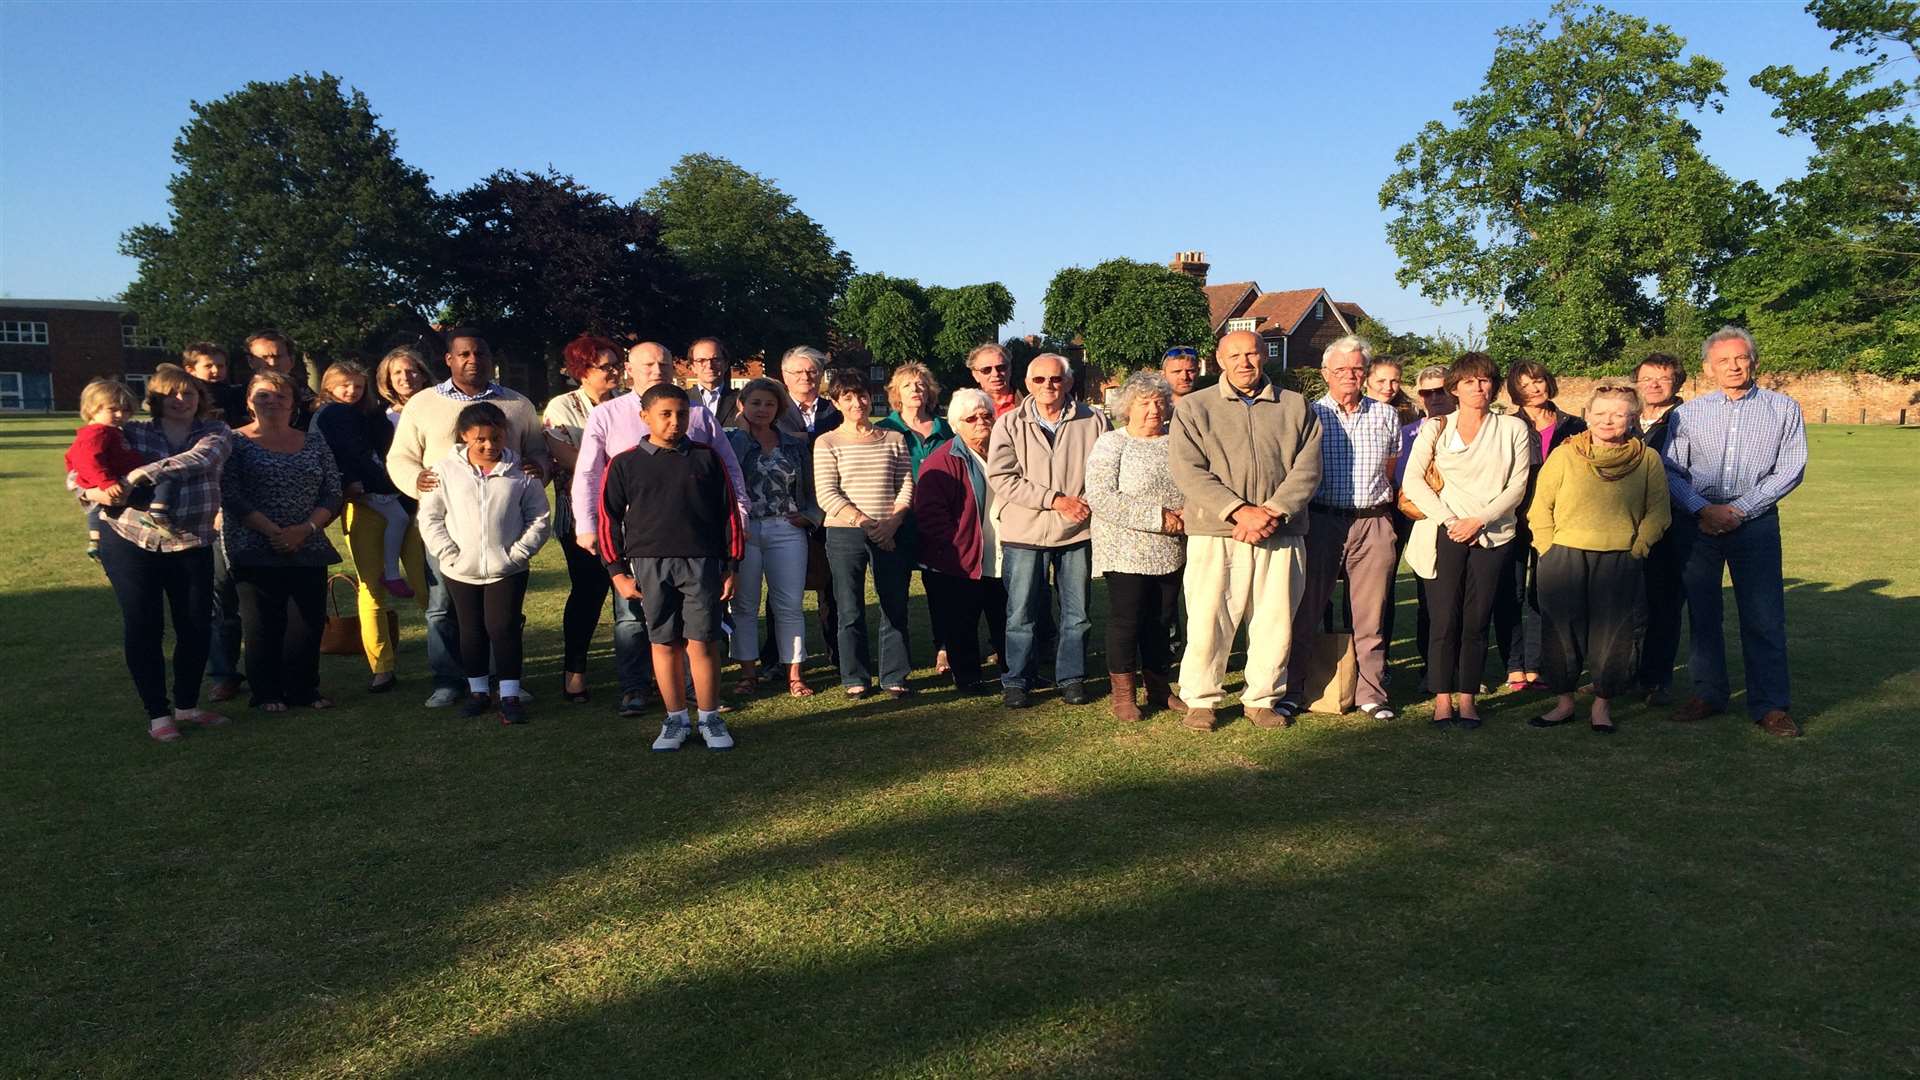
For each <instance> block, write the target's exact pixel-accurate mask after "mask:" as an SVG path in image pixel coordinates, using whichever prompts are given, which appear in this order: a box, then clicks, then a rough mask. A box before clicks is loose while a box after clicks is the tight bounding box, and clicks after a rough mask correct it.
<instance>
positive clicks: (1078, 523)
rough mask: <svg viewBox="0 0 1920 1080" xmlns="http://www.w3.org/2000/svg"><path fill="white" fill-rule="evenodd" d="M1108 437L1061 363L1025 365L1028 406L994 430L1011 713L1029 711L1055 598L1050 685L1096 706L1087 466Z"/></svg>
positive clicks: (1068, 698)
mask: <svg viewBox="0 0 1920 1080" xmlns="http://www.w3.org/2000/svg"><path fill="white" fill-rule="evenodd" d="M1106 430H1107V418H1106V417H1105V416H1103V415H1101V414H1100V413H1098V412H1096V411H1094V410H1093V409H1090V408H1088V407H1087V406H1086V405H1085V404H1084V403H1082V402H1079V401H1076V400H1074V397H1073V375H1072V373H1071V372H1070V371H1069V370H1068V368H1067V359H1066V357H1064V356H1060V355H1058V354H1057V353H1041V354H1040V355H1039V356H1036V357H1034V358H1033V360H1032V361H1031V362H1029V363H1028V364H1027V398H1026V400H1025V401H1022V402H1021V403H1020V404H1019V405H1018V406H1017V407H1016V408H1014V409H1013V411H1011V412H1009V413H1007V414H1005V415H1003V416H1001V417H1000V418H999V419H998V420H995V421H994V424H993V436H992V438H991V439H990V440H989V442H988V446H987V483H988V484H990V485H992V487H993V493H994V497H995V498H996V499H997V500H998V501H999V505H1000V530H999V532H1000V537H999V539H1000V544H1001V548H1002V551H1003V557H1004V564H1003V573H1004V575H1005V581H1006V588H1007V649H1006V655H1005V656H1004V657H1002V658H1001V659H1002V660H1003V661H1004V663H1005V667H1006V674H1005V675H1003V676H1002V677H1001V680H1000V682H1001V687H1002V692H1003V699H1004V703H1005V705H1006V707H1007V708H1009V709H1024V708H1026V707H1027V706H1028V705H1030V704H1032V699H1031V697H1030V691H1031V690H1032V688H1033V685H1034V679H1035V676H1036V675H1037V673H1038V668H1039V658H1038V657H1037V656H1036V655H1035V652H1036V649H1035V643H1036V639H1037V637H1038V633H1037V626H1038V623H1039V621H1040V613H1041V612H1043V611H1045V610H1046V608H1047V605H1048V604H1050V603H1051V602H1052V597H1053V596H1055V595H1057V596H1058V598H1059V602H1060V621H1059V639H1058V642H1057V644H1056V645H1055V648H1054V669H1053V678H1054V682H1056V683H1058V684H1059V686H1060V699H1061V700H1062V701H1065V702H1066V703H1067V704H1069V705H1085V704H1087V703H1088V702H1089V701H1090V700H1092V699H1091V698H1089V697H1088V696H1087V691H1086V686H1085V684H1084V681H1083V680H1084V679H1085V677H1086V668H1087V631H1088V629H1089V627H1090V626H1091V625H1092V624H1091V622H1090V620H1089V619H1088V617H1087V594H1088V592H1089V590H1090V589H1091V587H1092V581H1093V559H1092V551H1091V548H1092V539H1091V535H1090V533H1089V529H1088V519H1089V518H1090V517H1091V516H1092V512H1091V510H1090V509H1089V508H1088V506H1087V500H1086V493H1087V457H1088V455H1090V454H1092V453H1093V444H1094V443H1095V442H1097V441H1098V440H1099V438H1100V436H1101V435H1102V434H1104V433H1105V432H1106ZM1049 574H1051V575H1052V579H1053V581H1052V588H1051V589H1049V587H1048V575H1049Z"/></svg>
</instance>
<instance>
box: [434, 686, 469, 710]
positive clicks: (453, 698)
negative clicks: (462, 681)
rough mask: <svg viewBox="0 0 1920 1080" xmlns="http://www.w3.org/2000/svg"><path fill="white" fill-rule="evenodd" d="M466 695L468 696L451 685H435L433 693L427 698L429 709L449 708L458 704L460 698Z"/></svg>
mask: <svg viewBox="0 0 1920 1080" xmlns="http://www.w3.org/2000/svg"><path fill="white" fill-rule="evenodd" d="M464 697H466V695H465V694H463V693H461V692H460V691H458V690H455V689H454V688H453V687H451V686H440V687H435V688H434V691H433V694H432V695H431V696H430V697H428V698H427V708H429V709H445V708H449V707H451V706H453V705H456V704H458V703H459V702H460V700H461V699H462V698H464Z"/></svg>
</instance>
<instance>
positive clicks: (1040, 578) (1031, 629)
mask: <svg viewBox="0 0 1920 1080" xmlns="http://www.w3.org/2000/svg"><path fill="white" fill-rule="evenodd" d="M1000 560H1001V568H1000V570H1001V574H1002V577H1003V580H1005V581H1006V583H1007V655H1006V667H1007V673H1006V674H1005V675H1003V676H1001V678H1000V682H1001V684H1002V685H1004V686H1009V687H1014V688H1017V689H1021V690H1025V689H1027V688H1028V687H1030V686H1032V685H1033V677H1034V675H1035V674H1036V672H1037V666H1038V659H1039V658H1038V657H1036V656H1035V655H1034V652H1035V649H1034V645H1035V641H1036V639H1037V637H1038V626H1039V624H1040V619H1041V613H1042V612H1044V611H1046V609H1047V605H1048V603H1049V601H1050V598H1051V596H1052V595H1056V594H1057V595H1058V596H1059V599H1060V626H1059V639H1058V642H1057V644H1056V645H1055V646H1054V654H1053V681H1054V682H1056V683H1069V682H1076V681H1078V680H1080V679H1083V678H1085V677H1086V674H1087V631H1088V630H1089V629H1090V628H1091V626H1092V623H1091V622H1090V621H1089V620H1088V619H1087V592H1088V590H1089V589H1090V588H1091V587H1092V581H1093V545H1091V544H1089V543H1079V544H1074V545H1071V546H1069V547H1061V548H1017V547H1007V548H1002V549H1001V552H1000ZM1049 572H1051V574H1052V578H1053V580H1052V585H1051V590H1050V589H1049V585H1048V580H1047V578H1048V574H1049Z"/></svg>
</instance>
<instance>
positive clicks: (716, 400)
mask: <svg viewBox="0 0 1920 1080" xmlns="http://www.w3.org/2000/svg"><path fill="white" fill-rule="evenodd" d="M693 392H694V393H695V394H698V395H699V396H700V400H699V401H698V402H697V404H700V405H705V406H706V407H707V411H708V412H710V413H712V414H713V415H715V416H719V415H720V399H721V398H723V397H726V396H727V386H726V384H725V383H721V384H720V385H719V386H716V387H714V388H713V389H711V390H709V389H707V388H706V387H704V386H701V385H700V384H699V383H694V384H693Z"/></svg>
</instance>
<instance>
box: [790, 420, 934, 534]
mask: <svg viewBox="0 0 1920 1080" xmlns="http://www.w3.org/2000/svg"><path fill="white" fill-rule="evenodd" d="M874 431H875V433H876V434H877V435H878V436H879V437H878V438H876V439H873V440H872V441H867V440H863V439H855V438H853V437H852V436H851V434H850V429H849V428H835V429H834V430H832V431H830V432H828V433H826V434H825V435H822V436H820V441H819V442H816V443H814V444H813V489H814V491H815V493H816V494H818V495H819V498H820V509H821V511H822V512H823V513H824V514H825V515H826V519H827V524H829V525H852V524H854V522H855V520H856V519H857V518H858V516H859V515H861V514H865V515H866V516H868V517H871V518H883V517H886V516H887V515H889V514H891V513H893V510H894V507H896V506H908V505H910V504H911V503H912V502H913V455H912V453H911V452H910V451H908V449H907V440H905V439H903V438H901V437H900V433H899V432H897V431H883V430H880V429H878V428H876V429H874Z"/></svg>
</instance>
